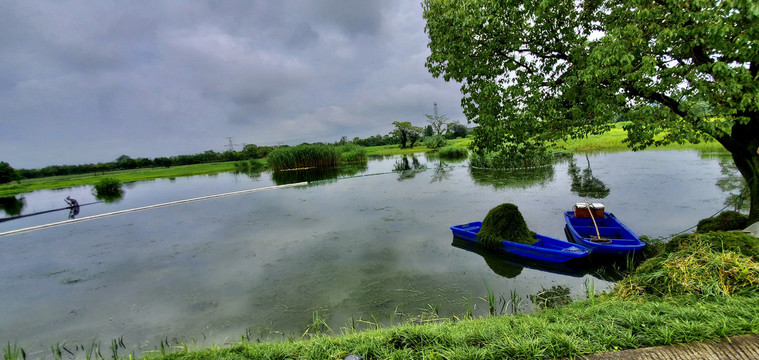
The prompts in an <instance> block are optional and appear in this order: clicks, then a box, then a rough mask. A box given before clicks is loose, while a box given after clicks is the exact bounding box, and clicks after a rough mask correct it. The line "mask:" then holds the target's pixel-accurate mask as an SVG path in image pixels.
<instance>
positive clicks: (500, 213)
mask: <svg viewBox="0 0 759 360" xmlns="http://www.w3.org/2000/svg"><path fill="white" fill-rule="evenodd" d="M503 240H508V241H512V242H517V243H522V244H532V243H534V242H535V233H534V232H532V231H530V229H529V228H528V227H527V223H526V222H525V221H524V217H523V216H522V213H521V212H519V208H518V207H517V206H516V205H514V204H510V203H505V204H501V205H498V206H496V207H494V208H493V209H491V210H490V211H488V214H487V216H485V219H484V220H482V228H481V229H480V232H479V233H477V242H478V243H480V244H481V245H482V246H484V247H486V248H491V249H498V248H500V247H501V242H502V241H503Z"/></svg>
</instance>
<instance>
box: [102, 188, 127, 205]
mask: <svg viewBox="0 0 759 360" xmlns="http://www.w3.org/2000/svg"><path fill="white" fill-rule="evenodd" d="M123 198H124V191H119V192H118V193H114V194H98V193H96V194H95V199H98V200H100V201H102V202H105V203H115V202H119V201H121V199H123Z"/></svg>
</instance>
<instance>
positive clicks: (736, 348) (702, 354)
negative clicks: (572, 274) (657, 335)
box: [582, 334, 759, 360]
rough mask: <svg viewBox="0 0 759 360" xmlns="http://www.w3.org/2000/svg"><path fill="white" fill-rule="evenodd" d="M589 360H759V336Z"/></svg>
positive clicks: (589, 359)
mask: <svg viewBox="0 0 759 360" xmlns="http://www.w3.org/2000/svg"><path fill="white" fill-rule="evenodd" d="M582 359H587V360H637V359H640V360H644V359H645V360H649V359H651V360H653V359H656V360H659V359H662V360H691V359H693V360H695V359H699V360H701V359H709V360H711V359H715V360H723V359H759V335H757V334H752V335H741V336H736V337H732V338H727V339H721V340H719V341H707V342H702V343H693V344H679V345H672V346H657V347H652V348H643V349H634V350H625V351H615V352H607V353H599V354H593V355H588V356H586V357H582Z"/></svg>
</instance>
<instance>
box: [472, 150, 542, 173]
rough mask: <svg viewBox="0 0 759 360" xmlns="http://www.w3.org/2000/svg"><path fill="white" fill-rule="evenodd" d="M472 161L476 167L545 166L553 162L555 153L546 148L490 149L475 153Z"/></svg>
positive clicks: (514, 167) (512, 167) (520, 167)
mask: <svg viewBox="0 0 759 360" xmlns="http://www.w3.org/2000/svg"><path fill="white" fill-rule="evenodd" d="M470 159H471V160H470V163H471V165H472V166H474V167H479V168H488V169H522V168H530V167H536V166H543V165H547V164H551V163H552V162H553V153H552V152H550V151H547V150H545V149H535V150H530V151H526V150H525V151H513V152H507V151H505V150H503V151H490V152H485V153H477V152H475V153H473V154H472V155H471V157H470Z"/></svg>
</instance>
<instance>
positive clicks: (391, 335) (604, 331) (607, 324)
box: [4, 297, 759, 360]
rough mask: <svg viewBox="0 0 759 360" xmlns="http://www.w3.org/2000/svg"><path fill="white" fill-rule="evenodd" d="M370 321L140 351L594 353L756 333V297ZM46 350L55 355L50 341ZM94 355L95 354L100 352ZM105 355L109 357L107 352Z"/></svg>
mask: <svg viewBox="0 0 759 360" xmlns="http://www.w3.org/2000/svg"><path fill="white" fill-rule="evenodd" d="M433 311H434V310H433ZM430 316H433V315H432V314H431V315H430ZM377 328H378V329H376V330H367V331H361V332H355V331H354V330H352V329H351V328H350V327H349V326H346V327H345V328H343V329H342V333H341V334H340V335H339V336H332V335H331V329H329V328H328V327H326V326H324V324H323V320H322V319H320V318H319V316H318V314H315V315H314V320H313V324H312V325H311V326H310V327H309V329H310V332H308V333H306V334H304V338H305V340H297V339H293V338H290V339H288V340H286V341H283V342H266V343H258V342H257V340H256V339H251V338H250V336H248V337H246V336H241V341H240V342H238V343H234V344H232V345H231V346H228V347H218V346H214V347H212V348H208V349H188V345H187V344H183V345H182V346H176V347H169V346H166V347H164V346H162V347H161V349H156V350H155V351H152V352H149V353H147V354H145V355H143V357H144V358H146V359H167V360H179V359H187V360H198V359H343V358H345V357H346V356H347V355H348V354H357V355H360V356H361V357H363V358H364V359H367V360H369V359H505V358H510V359H554V358H572V357H578V356H581V355H587V354H592V353H597V352H606V351H617V350H624V349H634V348H641V347H651V346H660V345H671V344H677V343H689V342H697V341H705V340H712V339H718V338H724V337H729V336H736V335H742V334H749V333H759V297H734V298H724V299H720V300H713V301H704V300H702V299H699V298H695V297H677V298H673V299H655V300H648V301H625V300H618V299H606V300H603V301H598V300H597V301H590V300H583V301H579V302H574V303H571V304H569V305H566V306H562V307H559V308H549V309H544V310H541V311H538V312H536V313H534V314H529V315H528V314H516V315H508V316H495V317H488V318H474V319H465V320H455V319H453V320H445V319H437V320H436V321H423V322H413V323H412V322H408V323H404V324H400V325H396V326H393V327H388V328H383V327H381V326H380V325H377ZM325 331H326V333H325ZM162 344H163V343H162ZM92 347H93V348H94V347H95V346H94V345H93V346H92ZM111 347H112V349H111V352H115V353H117V352H118V348H116V349H115V350H116V351H114V349H113V347H114V346H113V344H112V346H111ZM98 348H99V346H98ZM170 349H173V350H170ZM85 350H87V349H85ZM4 351H5V355H6V356H5V359H7V360H21V359H22V354H23V349H22V348H21V347H20V346H18V345H17V344H13V345H11V344H10V343H9V344H8V345H7V347H6V349H5V350H4ZM52 351H53V353H54V354H55V351H56V350H55V347H53V350H52ZM116 355H117V354H116ZM95 357H96V358H99V359H102V358H103V357H104V356H103V355H99V356H97V355H96V356H95ZM105 357H108V354H105ZM111 357H112V358H116V356H114V355H113V354H112V355H111ZM120 358H122V359H125V358H127V356H121V357H120ZM129 358H131V357H129Z"/></svg>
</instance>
